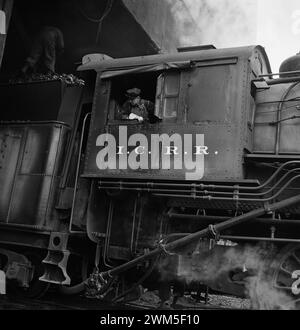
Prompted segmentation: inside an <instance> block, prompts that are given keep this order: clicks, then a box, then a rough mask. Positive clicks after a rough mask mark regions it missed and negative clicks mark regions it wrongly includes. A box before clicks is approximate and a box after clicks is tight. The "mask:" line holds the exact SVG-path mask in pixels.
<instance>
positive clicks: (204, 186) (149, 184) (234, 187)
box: [99, 160, 300, 191]
mask: <svg viewBox="0 0 300 330" xmlns="http://www.w3.org/2000/svg"><path fill="white" fill-rule="evenodd" d="M297 164H298V165H299V164H300V161H299V160H292V161H289V162H286V163H284V164H282V165H281V166H280V167H278V169H277V170H276V171H275V172H274V173H273V174H272V175H271V177H270V178H269V179H268V180H267V181H266V182H265V183H263V184H262V185H260V186H256V187H250V186H241V185H232V186H224V185H208V184H202V183H190V184H185V183H171V182H170V183H163V182H162V183H158V182H156V183H154V182H125V183H124V182H122V181H101V180H100V181H99V183H100V186H101V184H102V183H105V184H111V185H113V184H119V185H122V188H123V186H124V185H125V184H126V185H127V186H135V185H138V186H139V187H141V186H146V188H148V189H151V188H154V187H168V188H169V187H181V188H182V187H186V188H190V187H192V186H194V187H196V188H199V189H201V190H204V189H213V190H215V189H224V190H237V189H238V190H240V191H248V190H250V191H257V190H260V189H263V188H265V187H266V186H268V185H269V183H271V182H272V181H273V180H274V179H275V178H276V177H277V175H278V174H279V173H280V172H281V171H283V170H284V168H285V167H287V166H289V165H297Z"/></svg>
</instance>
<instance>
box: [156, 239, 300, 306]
mask: <svg viewBox="0 0 300 330" xmlns="http://www.w3.org/2000/svg"><path fill="white" fill-rule="evenodd" d="M275 255H276V251H275V250H274V249H273V250H272V249H269V248H266V247H263V246H256V247H253V246H236V247H230V248H228V247H227V248H224V247H220V246H216V247H215V248H214V249H213V250H207V248H206V249H203V248H201V246H199V247H197V248H196V249H195V250H194V253H193V255H192V256H191V257H188V256H187V255H181V256H180V257H179V264H178V267H177V274H176V275H177V276H178V277H179V278H181V279H184V280H185V281H186V282H187V283H191V282H199V283H202V284H206V285H208V286H211V287H212V288H215V289H216V285H217V284H218V283H222V279H224V277H225V276H228V274H229V273H230V272H231V271H234V270H239V271H237V273H236V274H238V276H241V278H240V279H235V281H239V283H240V285H243V286H244V288H245V293H246V295H247V296H248V297H249V299H250V300H251V303H252V308H253V309H256V310H275V309H282V310H283V309H288V310H290V309H295V308H296V306H295V303H294V302H293V297H292V296H291V295H288V293H287V292H284V291H282V290H278V289H276V288H275V287H274V284H273V283H272V276H271V274H272V271H273V270H271V269H270V264H271V261H272V260H273V259H274V256H275ZM171 264H172V266H171V267H170V264H169V265H168V263H167V261H166V260H165V261H164V262H163V263H162V264H161V269H160V272H161V276H162V278H163V279H164V280H165V281H166V280H167V279H169V280H172V279H174V277H173V278H172V271H173V272H174V261H173V262H171ZM243 271H244V273H243ZM173 275H174V273H173Z"/></svg>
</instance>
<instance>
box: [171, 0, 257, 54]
mask: <svg viewBox="0 0 300 330" xmlns="http://www.w3.org/2000/svg"><path fill="white" fill-rule="evenodd" d="M167 1H168V2H169V3H170V5H171V6H172V7H171V8H172V12H173V16H174V17H175V20H176V25H177V33H178V35H179V36H180V45H181V46H193V45H194V46H195V45H201V44H202V45H203V44H214V45H215V46H216V47H217V48H223V47H235V46H243V45H249V44H254V43H255V42H256V37H257V21H256V20H257V0H239V1H236V0H167ZM195 27H196V28H195Z"/></svg>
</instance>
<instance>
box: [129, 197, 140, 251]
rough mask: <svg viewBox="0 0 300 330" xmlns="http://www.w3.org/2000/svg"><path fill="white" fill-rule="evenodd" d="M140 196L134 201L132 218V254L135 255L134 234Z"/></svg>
mask: <svg viewBox="0 0 300 330" xmlns="http://www.w3.org/2000/svg"><path fill="white" fill-rule="evenodd" d="M138 199H139V196H138V197H136V199H135V201H134V208H133V216H132V230H131V240H130V252H131V254H133V253H134V251H133V245H134V233H135V222H136V211H137V203H138Z"/></svg>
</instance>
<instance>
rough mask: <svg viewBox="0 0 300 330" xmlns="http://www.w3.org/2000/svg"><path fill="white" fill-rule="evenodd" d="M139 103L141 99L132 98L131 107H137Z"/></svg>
mask: <svg viewBox="0 0 300 330" xmlns="http://www.w3.org/2000/svg"><path fill="white" fill-rule="evenodd" d="M140 101H141V97H140V96H137V97H136V98H134V99H133V100H132V104H133V105H138V104H139V103H140Z"/></svg>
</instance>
